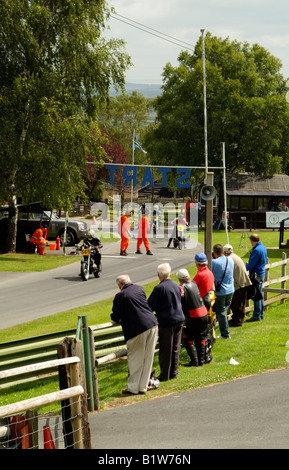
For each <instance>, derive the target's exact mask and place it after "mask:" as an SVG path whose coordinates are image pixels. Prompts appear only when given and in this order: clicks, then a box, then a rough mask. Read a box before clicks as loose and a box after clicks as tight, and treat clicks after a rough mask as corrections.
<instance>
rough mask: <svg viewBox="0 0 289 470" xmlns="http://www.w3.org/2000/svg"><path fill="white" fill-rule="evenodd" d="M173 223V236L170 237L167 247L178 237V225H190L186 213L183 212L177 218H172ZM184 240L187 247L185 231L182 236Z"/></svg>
mask: <svg viewBox="0 0 289 470" xmlns="http://www.w3.org/2000/svg"><path fill="white" fill-rule="evenodd" d="M171 224H172V225H173V226H174V228H173V230H172V233H171V236H170V238H169V241H168V244H167V248H169V247H170V244H171V242H172V240H173V238H176V237H177V235H178V231H177V227H178V225H185V226H186V227H188V226H189V224H188V222H187V219H186V217H185V215H184V214H183V213H181V214H180V215H179V217H177V218H176V219H174V220H172V222H171ZM182 238H183V239H182V241H183V243H184V247H185V248H186V238H185V233H183V237H182Z"/></svg>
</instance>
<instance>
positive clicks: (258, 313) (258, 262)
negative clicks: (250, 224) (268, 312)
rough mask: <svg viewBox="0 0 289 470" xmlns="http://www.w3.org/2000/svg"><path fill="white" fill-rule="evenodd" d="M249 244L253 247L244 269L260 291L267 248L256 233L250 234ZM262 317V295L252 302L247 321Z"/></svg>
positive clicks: (257, 319)
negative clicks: (251, 309)
mask: <svg viewBox="0 0 289 470" xmlns="http://www.w3.org/2000/svg"><path fill="white" fill-rule="evenodd" d="M250 241H251V245H252V247H253V249H252V251H251V254H250V257H249V261H248V263H247V264H246V269H247V271H249V276H250V279H251V282H252V283H255V282H257V283H258V287H259V290H260V292H261V293H262V285H263V282H264V279H265V265H266V263H267V248H266V247H265V246H264V245H263V244H262V243H261V242H260V237H259V235H258V234H257V233H253V234H252V235H251V236H250ZM263 318H264V298H263V295H262V299H261V300H257V301H255V302H254V311H253V315H252V317H251V318H249V320H247V321H248V322H252V321H260V320H263Z"/></svg>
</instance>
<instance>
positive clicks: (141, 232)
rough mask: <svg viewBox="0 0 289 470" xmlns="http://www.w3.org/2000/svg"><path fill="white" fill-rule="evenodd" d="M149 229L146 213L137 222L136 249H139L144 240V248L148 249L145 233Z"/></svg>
mask: <svg viewBox="0 0 289 470" xmlns="http://www.w3.org/2000/svg"><path fill="white" fill-rule="evenodd" d="M149 231H150V223H149V219H148V218H147V216H146V215H144V216H143V217H142V218H141V219H140V221H139V223H138V234H137V245H136V249H137V251H140V247H141V244H142V242H144V246H145V248H146V250H147V251H149V249H150V245H149V241H148V237H147V234H148V232H149Z"/></svg>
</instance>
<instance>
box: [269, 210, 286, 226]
mask: <svg viewBox="0 0 289 470" xmlns="http://www.w3.org/2000/svg"><path fill="white" fill-rule="evenodd" d="M284 219H288V220H286V222H285V224H284V227H286V228H287V227H289V212H266V228H280V222H282V220H284Z"/></svg>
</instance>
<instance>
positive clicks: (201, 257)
mask: <svg viewBox="0 0 289 470" xmlns="http://www.w3.org/2000/svg"><path fill="white" fill-rule="evenodd" d="M195 261H196V262H197V263H206V262H207V261H208V259H207V256H206V255H205V253H197V254H196V255H195Z"/></svg>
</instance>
